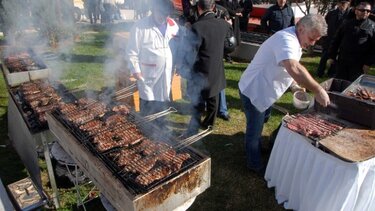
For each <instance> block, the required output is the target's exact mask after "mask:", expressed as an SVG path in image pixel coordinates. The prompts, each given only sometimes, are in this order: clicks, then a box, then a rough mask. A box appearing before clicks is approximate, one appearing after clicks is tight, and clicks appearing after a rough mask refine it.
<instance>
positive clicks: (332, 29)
mask: <svg viewBox="0 0 375 211" xmlns="http://www.w3.org/2000/svg"><path fill="white" fill-rule="evenodd" d="M349 4H350V1H349V0H339V1H338V2H337V8H336V9H334V10H331V11H329V12H328V13H327V15H326V16H325V19H326V22H327V25H328V31H327V36H324V37H322V47H323V52H322V57H321V58H320V63H319V67H318V71H317V76H318V77H323V75H324V71H325V69H326V64H327V60H328V47H329V45H330V43H331V41H332V38H333V36H334V35H335V33H336V31H337V28H338V27H339V26H340V25H341V23H342V22H343V20H344V19H345V18H346V17H347V15H348V13H349ZM335 72H336V70H335V68H334V66H333V65H331V66H330V67H329V70H328V76H329V77H333V76H334V75H335Z"/></svg>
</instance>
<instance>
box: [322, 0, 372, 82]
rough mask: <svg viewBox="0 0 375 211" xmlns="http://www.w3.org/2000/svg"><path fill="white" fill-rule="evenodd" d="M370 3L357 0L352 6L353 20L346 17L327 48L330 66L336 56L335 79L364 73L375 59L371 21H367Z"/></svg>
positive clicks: (348, 78)
mask: <svg viewBox="0 0 375 211" xmlns="http://www.w3.org/2000/svg"><path fill="white" fill-rule="evenodd" d="M370 11H371V5H370V4H369V3H368V2H361V3H359V4H358V5H357V6H356V8H355V11H354V12H355V16H356V17H355V19H348V20H346V21H344V22H343V24H342V25H341V26H340V27H339V29H338V30H337V32H336V34H335V36H334V38H333V40H332V43H331V45H330V47H329V50H328V57H329V60H328V61H327V65H331V64H332V63H333V61H334V59H336V57H337V65H336V70H337V75H336V78H339V79H344V80H348V81H354V80H355V79H356V78H358V76H360V75H361V74H363V73H368V71H369V69H370V66H371V65H372V64H374V62H375V22H374V21H372V20H370V19H369V18H368V17H369V15H370Z"/></svg>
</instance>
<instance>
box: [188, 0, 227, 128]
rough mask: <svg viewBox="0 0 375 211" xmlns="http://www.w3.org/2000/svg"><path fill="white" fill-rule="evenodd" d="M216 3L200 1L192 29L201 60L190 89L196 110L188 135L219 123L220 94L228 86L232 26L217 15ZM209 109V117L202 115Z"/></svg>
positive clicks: (192, 78) (190, 83) (189, 82)
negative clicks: (225, 59) (226, 70)
mask: <svg viewBox="0 0 375 211" xmlns="http://www.w3.org/2000/svg"><path fill="white" fill-rule="evenodd" d="M214 6H215V0H199V1H198V14H199V18H198V20H197V22H195V23H194V24H193V25H192V31H193V32H194V33H195V34H196V36H197V40H198V43H197V45H196V49H197V52H198V54H197V59H196V62H195V63H194V66H193V70H192V76H191V80H188V85H187V89H188V91H189V95H190V97H191V103H192V105H193V106H194V108H193V113H192V117H191V120H190V123H189V128H188V131H187V133H188V134H189V135H191V134H195V133H197V132H198V129H199V128H200V127H203V128H208V126H212V125H213V124H214V122H215V119H216V114H217V108H218V98H219V92H220V91H221V90H223V89H224V88H225V86H226V81H225V74H224V63H223V60H222V58H223V53H224V40H225V38H226V37H227V36H228V34H230V32H231V31H230V30H231V28H230V25H229V23H228V22H226V21H225V20H223V19H221V18H216V16H215V13H214V12H213V9H214ZM205 108H206V110H207V111H206V117H205V119H204V120H203V122H202V123H201V115H202V113H203V112H204V109H205Z"/></svg>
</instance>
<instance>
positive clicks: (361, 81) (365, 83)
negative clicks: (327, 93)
mask: <svg viewBox="0 0 375 211" xmlns="http://www.w3.org/2000/svg"><path fill="white" fill-rule="evenodd" d="M359 87H360V88H365V89H367V90H369V91H371V92H373V93H375V76H372V75H366V74H363V75H361V76H359V77H358V78H357V79H356V80H355V81H354V82H353V83H352V84H350V86H348V87H347V88H346V89H344V91H342V94H343V95H345V96H348V95H347V94H346V93H347V92H351V91H355V90H356V89H357V88H359ZM348 97H350V98H354V99H356V100H360V101H363V102H366V103H369V104H372V105H375V102H372V101H371V100H362V99H358V98H355V97H352V96H348Z"/></svg>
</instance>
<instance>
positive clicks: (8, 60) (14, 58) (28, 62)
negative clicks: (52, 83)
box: [3, 49, 46, 73]
mask: <svg viewBox="0 0 375 211" xmlns="http://www.w3.org/2000/svg"><path fill="white" fill-rule="evenodd" d="M3 60H4V64H5V65H6V66H7V68H8V70H9V72H10V73H15V72H24V71H30V70H40V69H45V68H46V65H45V64H44V63H43V62H42V61H41V60H40V59H39V58H38V57H37V56H36V54H35V53H34V51H32V50H31V49H28V50H15V51H14V52H11V53H8V55H7V56H6V57H4V58H3Z"/></svg>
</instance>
